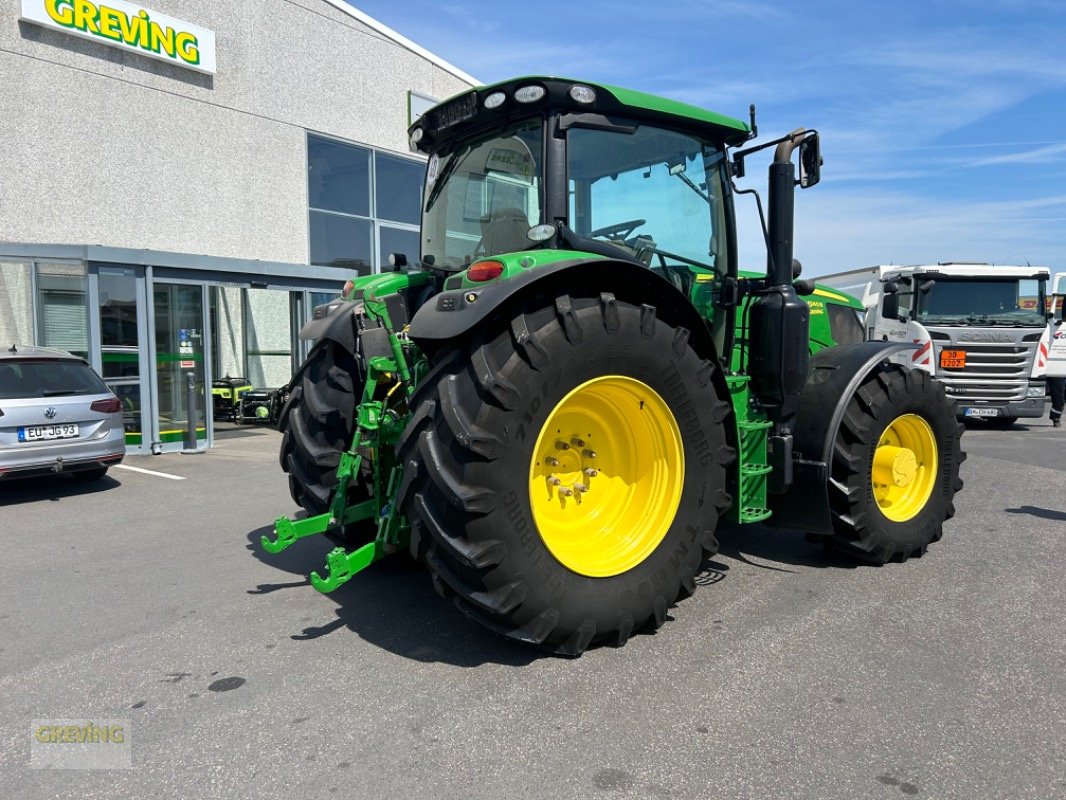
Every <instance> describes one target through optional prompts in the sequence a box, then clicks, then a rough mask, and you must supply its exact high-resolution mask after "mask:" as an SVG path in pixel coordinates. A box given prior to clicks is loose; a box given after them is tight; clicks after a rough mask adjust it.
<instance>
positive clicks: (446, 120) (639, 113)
mask: <svg viewBox="0 0 1066 800" xmlns="http://www.w3.org/2000/svg"><path fill="white" fill-rule="evenodd" d="M527 86H539V87H542V88H543V89H544V90H545V92H544V96H543V97H542V98H540V99H538V100H535V101H533V102H529V103H520V102H518V101H517V100H516V99H515V92H516V91H517V90H519V89H522V88H524V87H527ZM574 86H585V87H588V88H590V89H592V90H593V92H594V93H595V99H594V100H592V102H585V103H581V102H578V101H577V100H575V99H574V98H573V96H572V95H571V93H570V90H571V88H572V87H574ZM497 93H499V94H502V95H503V99H502V101H501V103H500V104H499V105H497V106H496V107H494V108H491V109H489V108H486V107H485V98H487V97H488V96H489V95H493V94H497ZM548 108H550V109H552V110H554V111H562V112H566V111H569V112H572V113H575V114H598V115H602V116H608V117H625V118H627V119H631V120H635V121H637V122H647V123H649V124H655V125H661V126H663V127H666V128H670V129H677V130H683V131H686V132H689V133H692V134H695V135H697V136H699V137H701V138H704V139H710V140H712V141H716V142H722V143H724V144H726V145H729V146H735V145H738V144H740V143H742V142H744V141H747V140H748V139H749V138H750V136H751V128H750V127H749V126H748V125H747V123H745V122H742V121H740V120H738V119H734V118H732V117H727V116H725V115H724V114H718V113H716V112H714V111H708V110H707V109H704V108H699V107H698V106H693V105H689V104H688V103H682V102H679V101H677V100H670V99H669V98H665V97H658V96H656V95H652V94H647V93H646V92H638V91H635V90H632V89H623V88H621V87H618V86H610V85H608V84H603V83H593V82H590V81H579V80H575V79H572V78H557V77H550V76H543V75H531V76H526V77H521V78H511V79H509V80H505V81H500V82H499V83H494V84H491V85H488V86H479V87H476V88H474V89H471V90H469V91H466V92H461V93H460V94H457V95H455V96H454V97H451V98H449V99H448V100H445V101H444V102H443V103H439V104H438V105H436V106H434V107H433V108H431V109H430V110H429V111H427V112H426V113H425V114H424V115H423V116H422V117H421V118H420V119H419V120H418V121H417V122H415V123H414V124H413V125H412V126H411V128H410V132H411V134H412V135H414V136H419V137H420V140H419V141H418V142H415V141H414V139H412V144H413V145H415V146H416V147H417V149H418V150H421V151H423V152H427V153H428V152H434V151H436V150H439V149H442V148H443V147H444V146H445V145H446V143H447V142H449V141H451V140H453V139H456V138H466V137H467V136H469V135H471V134H473V133H474V132H475V131H479V130H480V129H482V128H485V129H491V128H494V127H497V126H498V125H500V124H501V122H507V121H510V120H518V119H521V118H528V117H529V116H531V115H535V114H537V113H538V112H541V113H543V110H544V109H548ZM419 129H421V131H422V133H421V134H415V131H416V130H419Z"/></svg>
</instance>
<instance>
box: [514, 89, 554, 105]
mask: <svg viewBox="0 0 1066 800" xmlns="http://www.w3.org/2000/svg"><path fill="white" fill-rule="evenodd" d="M547 93H548V90H547V89H545V88H544V87H543V86H523V87H522V88H520V89H517V90H515V93H514V99H515V100H517V101H518V102H519V103H535V102H537V101H538V100H543V99H544V95H546V94H547Z"/></svg>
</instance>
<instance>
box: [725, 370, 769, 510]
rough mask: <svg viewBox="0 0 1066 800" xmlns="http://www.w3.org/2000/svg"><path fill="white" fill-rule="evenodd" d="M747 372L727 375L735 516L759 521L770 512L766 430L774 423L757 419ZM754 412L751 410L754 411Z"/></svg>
mask: <svg viewBox="0 0 1066 800" xmlns="http://www.w3.org/2000/svg"><path fill="white" fill-rule="evenodd" d="M750 383H751V378H750V377H749V376H747V375H729V376H726V384H727V385H728V386H729V393H730V394H731V395H732V398H733V409H734V411H735V412H736V417H737V442H738V444H739V451H740V452H739V453H738V458H737V462H736V463H737V493H738V495H739V496H738V497H737V499H736V503H734V505H733V508H734V511H733V514H734V520H735V521H736V522H740V523H751V522H762V521H763V520H765V519H768V518H769V517H770V514H771V513H772V512H771V511H770V508H769V505H768V503H767V499H766V483H767V476H768V475H769V474H770V472H771V471H772V469H773V468H772V467H771V466H770V465H769V464H767V463H766V438H767V432H768V431H769V430H770V428H771V427H772V426H773V423H772V422H770V421H769V420H766V419H760V418H759V416H758V414H757V412H754V410H753V409H752V406H751V396H750V392H749V384H750ZM753 412H754V413H753Z"/></svg>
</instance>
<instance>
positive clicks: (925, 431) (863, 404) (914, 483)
mask: <svg viewBox="0 0 1066 800" xmlns="http://www.w3.org/2000/svg"><path fill="white" fill-rule="evenodd" d="M963 430H964V427H963V426H962V425H961V424H960V423H959V422H958V421H957V420H956V418H955V409H954V407H953V404H952V403H951V402H950V401H949V400H948V399H947V396H946V394H945V392H944V387H943V385H942V384H940V383H939V382H937V381H935V380H933V379H932V378H931V377H930V376H929V375H928V374H927V373H925V372H922V371H921V370H904V369H903V368H901V367H899V366H895V365H890V366H886V367H881V368H879V369H878V370H875V371H874V372H872V373H870V374H869V375H868V376H866V378H865V379H864V380H863V382H862V384H861V385H860V386H859V388H858V390H857V391H856V392H855V394H854V395H853V396H852V399H851V401H850V403H849V404H848V408H847V410H846V411H845V413H844V418H843V420H842V422H841V425H840V430H839V432H838V433H837V437H836V441H835V442H834V444H833V463H832V477H831V479H830V482H829V503H830V509H831V511H832V516H833V534H832V535H831V536H829V537H828V538H827V539H826V544H827V545H828V546H829V547H830V548H832V549H835V550H839V551H843V552H844V553H847V554H848V555H851V556H853V557H855V558H857V559H859V560H861V561H865V562H868V563H874V564H884V563H886V562H888V561H904V560H906V559H907V558H910V557H912V556H921V555H922V554H923V553H925V551H926V548H927V547H928V546H929V545H930V544H932V543H933V542H935V541H938V540H939V539H940V537H941V535H942V533H943V524H944V522H946V521H947V520H949V519H951V517H953V516H954V515H955V505H954V498H955V493H956V492H957V491H959V490H960V489H961V488H962V479H961V478H960V477H959V465H960V464H961V463H962V462H963V461H964V460H965V458H966V454H965V453H964V452H962V449H961V447H960V437H961V436H962V433H963Z"/></svg>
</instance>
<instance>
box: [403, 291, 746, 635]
mask: <svg viewBox="0 0 1066 800" xmlns="http://www.w3.org/2000/svg"><path fill="white" fill-rule="evenodd" d="M714 369H715V367H714V365H713V364H712V363H711V362H710V361H708V360H705V359H703V358H701V357H700V356H699V355H698V354H697V353H696V352H695V351H694V350H693V348H692V347H691V345H690V344H689V342H688V331H687V330H685V329H683V328H679V327H671V326H670V325H668V324H666V323H665V322H663V321H662V320H660V319H658V318H657V317H656V314H655V309H654V308H653V307H651V306H647V305H644V306H640V307H638V306H635V305H632V304H629V303H626V302H623V301H621V300H616V298H615V297H614V296H613V295H611V294H607V293H604V294H601V295H599V296H598V297H573V298H572V297H570V296H568V295H560V296H558V297H554V298H550V297H549V298H545V299H544V300H542V301H541V302H539V303H536V304H534V305H533V307H531V308H529V309H527V310H526V312H525V313H518V314H516V315H515V316H514V317H513V318H511V319H510V320H509V324H506V325H500V327H499V328H498V329H497V330H494V331H493V330H488V331H486V332H485V334H484V336H478V337H477V338H476V339H475V340H474V341H472V342H470V343H468V345H467V346H466V347H465V348H463V349H461V350H457V351H453V352H452V353H451V354H450V355H448V356H446V357H445V358H444V359H442V360H441V361H438V364H437V366H436V367H435V368H434V370H433V372H432V373H431V374H430V375H429V376H427V378H426V380H424V381H423V382H422V384H421V385H420V387H419V389H418V391H417V392H416V395H415V397H414V399H413V403H412V407H413V408H414V413H413V415H412V419H411V421H410V423H409V424H408V426H407V429H406V430H405V432H404V436H403V438H402V440H401V443H400V445H399V455H400V458H401V463H403V465H404V483H403V485H402V486H401V487H400V491H399V492H398V502H399V503H400V507H401V509H402V510H403V512H404V513H405V515H406V516H407V518H408V519H409V520H410V522H411V525H412V540H411V549H412V553H413V554H414V555H415V556H416V557H419V558H421V559H422V560H423V561H424V562H425V563H426V565H427V566H428V568H429V570H430V573H431V575H432V578H433V582H434V586H435V587H436V589H437V591H438V592H439V593H440V594H441V595H442V596H443V597H445V598H446V599H450V600H451V601H453V602H454V603H455V605H456V606H458V608H459V609H460V610H461V611H463V612H464V613H465V614H467V615H468V616H470V617H472V618H473V619H475V620H476V621H478V622H480V623H481V624H483V625H485V626H486V627H488V628H490V629H492V630H494V631H496V632H498V633H501V634H503V635H504V636H507V637H509V638H511V639H515V640H519V641H522V642H527V643H531V644H534V645H538V646H540V647H541V648H543V649H547V650H549V651H552V652H555V653H559V654H563V655H570V656H574V655H578V654H580V653H581V652H582V651H584V650H585V649H586V648H587V647H588V646H590V645H592V644H596V643H600V642H609V643H611V644H615V645H621V644H624V643H625V642H626V640H627V639H628V638H629V636H630V634H631V633H632V632H634V631H637V630H640V629H641V628H643V627H645V626H648V625H653V626H655V627H658V626H659V625H661V624H662V623H663V622H664V621H665V620H666V615H667V609H668V608H669V607H670V605H671V604H672V603H673V602H674V601H675V600H677V599H678V597H679V596H688V595H689V594H690V593H691V592H692V591H693V590H694V588H695V581H694V577H695V574H696V571H697V569H698V567H699V565H700V563H701V561H702V560H703V558H704V556H705V554H706V553H709V552H713V551H714V550H715V549H716V547H717V542H716V541H715V538H714V530H715V527H716V525H717V522H718V516H719V514H720V513H721V512H722V511H724V510H725V509H726V508H728V507H729V505H730V498H729V495H728V493H727V492H726V490H725V486H726V471H725V466H726V465H727V464H728V463H730V462H731V461H732V460H733V458H734V452H733V449H732V448H730V447H729V446H728V445H727V443H726V436H725V429H724V425H723V421H724V420H725V419H726V417H727V415H728V414H729V413H730V411H731V406H730V405H729V404H728V403H727V402H725V401H724V399H723V398H720V397H718V395H717V393H716V391H715V388H714V382H713V381H712V375H713V371H714Z"/></svg>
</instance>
